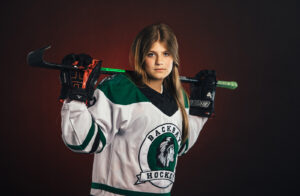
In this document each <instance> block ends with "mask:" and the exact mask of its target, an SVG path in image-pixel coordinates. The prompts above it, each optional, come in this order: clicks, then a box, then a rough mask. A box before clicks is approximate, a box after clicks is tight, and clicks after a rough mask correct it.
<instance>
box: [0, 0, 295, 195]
mask: <svg viewBox="0 0 300 196" xmlns="http://www.w3.org/2000/svg"><path fill="white" fill-rule="evenodd" d="M0 10H1V67H2V71H1V77H0V78H1V82H0V85H1V103H2V106H1V125H2V127H1V146H2V157H3V158H2V161H1V168H2V174H1V186H2V187H3V188H2V190H6V191H8V193H9V194H8V195H17V194H23V195H74V196H75V195H88V194H89V189H90V183H91V172H92V162H93V155H86V154H76V153H73V152H71V151H70V150H69V149H67V147H66V146H65V145H64V144H63V141H62V139H61V130H60V108H61V104H60V103H59V102H58V101H57V98H58V96H59V91H60V83H59V72H58V71H54V70H46V69H40V68H32V67H29V66H28V65H27V64H26V55H27V53H28V52H30V51H31V50H34V49H37V48H40V47H43V46H45V45H48V44H51V45H52V49H50V50H49V51H48V52H47V53H46V56H45V59H47V60H48V61H50V62H60V60H61V59H62V58H63V56H64V55H66V54H68V53H71V52H74V53H80V52H84V53H88V54H90V55H92V56H93V57H96V58H99V59H102V60H103V64H104V65H105V66H106V67H113V68H123V69H131V68H130V66H129V65H128V52H129V47H130V45H131V42H132V41H133V39H134V37H135V35H136V34H137V33H138V32H139V31H140V30H141V29H142V28H143V27H144V26H146V25H149V24H152V23H156V22H164V23H167V24H168V25H170V26H171V28H172V29H173V30H174V31H175V33H176V35H177V37H178V41H179V45H180V58H181V68H180V71H181V75H185V76H194V75H195V74H196V73H197V72H198V71H200V70H201V69H215V70H216V71H217V78H218V79H219V80H229V81H230V80H235V81H237V82H238V83H239V87H238V89H237V90H234V91H231V90H227V89H220V88H218V89H217V93H216V103H215V106H216V118H214V119H211V120H209V121H208V123H207V124H206V125H205V127H204V129H203V131H202V132H201V134H200V137H199V139H198V142H197V143H196V144H195V146H194V147H193V148H192V149H191V150H190V151H189V153H188V154H187V155H185V156H184V157H182V158H180V159H179V162H178V167H177V177H176V182H175V185H174V188H173V190H172V195H174V196H180V195H212V194H213V195H222V194H225V193H226V192H233V193H236V195H258V194H260V193H263V192H279V191H285V192H288V191H291V190H293V189H295V188H296V180H297V178H296V176H297V173H296V172H297V165H298V164H297V158H299V153H298V152H297V151H296V149H297V146H296V142H297V137H296V131H297V130H296V128H295V125H296V118H297V110H296V108H297V106H299V103H298V102H297V101H298V92H297V91H296V85H297V84H299V79H298V78H297V75H298V74H297V71H298V70H299V68H298V67H297V66H298V65H299V63H298V62H299V60H298V58H297V54H296V53H297V52H299V48H298V45H297V43H299V42H298V41H299V39H298V34H299V30H298V28H297V27H298V26H299V24H297V23H298V20H297V17H298V18H299V14H298V13H297V3H296V1H285V2H283V1H282V2H275V1H258V0H256V1H219V2H218V3H217V2H215V1H189V0H186V1H174V0H172V1H169V0H160V1H156V0H152V1H137V0H136V1H134V0H130V1H122V0H119V1H116V0H111V1H104V0H103V1H100V0H98V1H96V0H86V1H79V0H73V1H56V0H51V1H49V0H48V1H34V0H26V1H14V0H11V1H9V2H5V3H2V5H1V8H0ZM185 87H186V88H188V85H185ZM3 155H4V156H3ZM286 195H287V194H286Z"/></svg>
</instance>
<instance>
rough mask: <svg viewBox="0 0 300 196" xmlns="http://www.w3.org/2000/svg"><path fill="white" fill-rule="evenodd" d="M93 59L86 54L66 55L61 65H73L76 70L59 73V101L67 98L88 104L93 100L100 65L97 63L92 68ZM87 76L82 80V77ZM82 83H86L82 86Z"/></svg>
mask: <svg viewBox="0 0 300 196" xmlns="http://www.w3.org/2000/svg"><path fill="white" fill-rule="evenodd" d="M92 63H93V59H92V57H91V56H90V55H87V54H78V55H76V54H68V55H66V56H65V57H64V58H63V60H62V64H65V65H73V66H76V67H78V70H62V71H61V73H60V81H61V85H62V88H61V93H60V97H59V99H61V100H63V99H66V98H69V99H71V100H78V101H83V102H86V103H88V102H89V101H90V100H92V99H93V98H92V97H93V93H94V90H95V84H96V83H97V80H98V78H99V76H100V70H101V63H102V61H99V62H98V63H97V65H95V67H94V68H93V66H94V65H92ZM85 74H86V75H88V77H87V78H84V75H85ZM84 82H85V83H86V85H85V86H83V84H84Z"/></svg>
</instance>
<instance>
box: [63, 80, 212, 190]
mask: <svg viewBox="0 0 300 196" xmlns="http://www.w3.org/2000/svg"><path fill="white" fill-rule="evenodd" d="M94 96H95V98H96V102H95V104H94V105H93V106H91V107H89V108H87V106H86V105H85V104H84V103H82V102H79V101H75V100H73V101H70V102H68V101H65V102H64V104H63V107H62V111H61V116H62V138H63V141H64V142H65V144H66V145H67V146H68V147H69V148H70V149H71V150H72V151H75V152H84V153H94V163H93V177H92V185H91V195H105V196H109V195H139V196H140V195H170V192H171V188H172V185H173V183H174V179H175V168H176V165H177V158H178V155H181V154H184V153H185V152H187V150H188V149H190V148H191V147H192V146H193V144H194V143H195V142H196V140H197V137H198V135H199V133H200V130H201V129H202V127H203V125H204V124H205V122H206V121H207V118H202V117H198V116H192V115H188V118H189V128H190V130H189V132H190V134H189V138H188V140H187V142H186V143H185V144H182V143H181V133H182V116H181V112H180V109H178V107H177V105H176V104H175V109H174V107H173V109H172V107H166V106H168V105H170V104H171V105H172V103H173V102H174V99H172V97H170V96H168V93H167V92H166V91H164V92H163V93H162V94H160V93H157V92H156V91H154V90H152V89H150V87H147V88H145V89H144V90H142V89H141V88H138V87H137V86H136V85H135V84H134V83H133V82H132V81H131V79H130V78H129V76H127V75H125V74H117V75H114V76H111V77H108V78H106V79H105V80H104V81H102V82H101V83H100V85H99V86H98V88H97V89H96V90H95V92H94ZM173 106H174V104H173ZM185 106H186V110H187V112H188V111H189V109H188V104H187V97H186V95H185ZM170 108H171V109H170Z"/></svg>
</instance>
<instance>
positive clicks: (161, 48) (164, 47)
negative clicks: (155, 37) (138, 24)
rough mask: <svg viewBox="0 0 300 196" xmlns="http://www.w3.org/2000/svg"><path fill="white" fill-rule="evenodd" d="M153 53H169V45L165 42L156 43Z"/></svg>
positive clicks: (153, 46) (152, 48)
mask: <svg viewBox="0 0 300 196" xmlns="http://www.w3.org/2000/svg"><path fill="white" fill-rule="evenodd" d="M150 50H151V51H167V50H168V49H167V44H166V43H165V42H160V41H156V42H154V43H153V44H152V46H151V48H150Z"/></svg>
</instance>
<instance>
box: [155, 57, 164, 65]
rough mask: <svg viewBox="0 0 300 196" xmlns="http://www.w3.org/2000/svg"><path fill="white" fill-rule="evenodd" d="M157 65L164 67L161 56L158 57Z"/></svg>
mask: <svg viewBox="0 0 300 196" xmlns="http://www.w3.org/2000/svg"><path fill="white" fill-rule="evenodd" d="M155 64H156V65H162V64H163V60H162V56H161V55H157V57H156V60H155Z"/></svg>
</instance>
